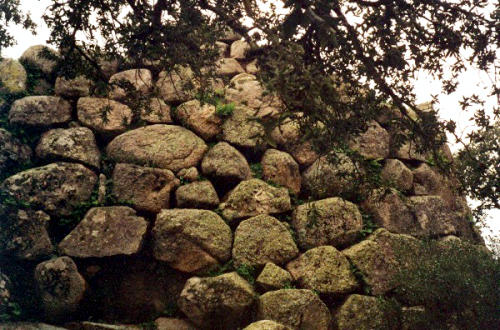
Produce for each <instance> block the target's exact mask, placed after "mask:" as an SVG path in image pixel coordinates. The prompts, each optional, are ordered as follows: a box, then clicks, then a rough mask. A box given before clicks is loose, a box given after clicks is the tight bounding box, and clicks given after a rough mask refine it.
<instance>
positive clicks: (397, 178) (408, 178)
mask: <svg viewBox="0 0 500 330" xmlns="http://www.w3.org/2000/svg"><path fill="white" fill-rule="evenodd" d="M380 177H381V178H382V179H384V180H385V181H387V182H389V183H390V184H392V185H393V186H394V187H395V188H396V189H398V190H400V191H403V192H404V191H408V190H410V189H411V188H412V187H413V173H412V172H411V170H410V169H409V168H408V167H406V166H405V164H404V163H403V162H401V161H400V160H397V159H387V160H386V161H385V165H384V167H383V168H382V172H381V173H380Z"/></svg>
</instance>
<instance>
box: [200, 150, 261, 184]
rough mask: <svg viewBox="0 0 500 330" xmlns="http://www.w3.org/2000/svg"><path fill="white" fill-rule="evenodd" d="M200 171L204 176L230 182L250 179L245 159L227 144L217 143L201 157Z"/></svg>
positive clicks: (248, 167)
mask: <svg viewBox="0 0 500 330" xmlns="http://www.w3.org/2000/svg"><path fill="white" fill-rule="evenodd" d="M201 171H202V172H203V174H204V175H207V176H210V177H213V178H216V179H219V180H224V181H231V182H239V181H242V180H247V179H250V178H251V177H252V172H251V170H250V166H249V165H248V162H247V160H246V158H245V157H244V156H243V155H242V154H241V153H240V152H239V151H238V150H237V149H235V148H234V147H232V146H231V145H230V144H229V143H227V142H219V143H217V144H216V145H215V146H213V147H212V148H211V149H210V150H209V151H208V152H207V153H206V154H205V157H203V161H202V162H201Z"/></svg>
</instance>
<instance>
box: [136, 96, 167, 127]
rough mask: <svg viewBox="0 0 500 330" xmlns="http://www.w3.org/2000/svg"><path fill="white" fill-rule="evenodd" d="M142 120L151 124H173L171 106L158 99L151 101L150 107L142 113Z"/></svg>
mask: <svg viewBox="0 0 500 330" xmlns="http://www.w3.org/2000/svg"><path fill="white" fill-rule="evenodd" d="M140 118H141V120H143V121H145V122H146V123H149V124H168V123H171V122H172V116H171V114H170V106H169V105H168V104H166V103H165V102H164V101H163V100H162V99H159V98H157V97H154V98H152V99H151V100H150V101H149V107H145V108H144V109H142V111H141V115H140Z"/></svg>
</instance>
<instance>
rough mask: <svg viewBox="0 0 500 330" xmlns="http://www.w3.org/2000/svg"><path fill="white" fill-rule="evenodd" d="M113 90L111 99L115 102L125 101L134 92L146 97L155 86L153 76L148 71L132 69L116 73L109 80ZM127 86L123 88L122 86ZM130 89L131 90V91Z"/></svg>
mask: <svg viewBox="0 0 500 330" xmlns="http://www.w3.org/2000/svg"><path fill="white" fill-rule="evenodd" d="M109 83H110V84H112V86H113V88H112V90H111V91H110V94H109V97H110V98H112V99H113V100H123V99H125V98H126V97H127V94H128V93H129V92H133V91H134V90H135V91H137V92H139V93H140V94H141V95H146V94H148V93H149V90H150V89H151V87H152V86H153V76H152V74H151V71H149V70H148V69H132V70H126V71H122V72H118V73H115V74H114V75H112V76H111V78H109ZM122 84H123V85H125V86H123V87H122V86H121V85H122ZM129 88H130V89H129Z"/></svg>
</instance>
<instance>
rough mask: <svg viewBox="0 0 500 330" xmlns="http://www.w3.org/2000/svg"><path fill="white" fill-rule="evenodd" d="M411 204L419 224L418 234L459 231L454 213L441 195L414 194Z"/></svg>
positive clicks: (431, 234) (428, 234)
mask: <svg viewBox="0 0 500 330" xmlns="http://www.w3.org/2000/svg"><path fill="white" fill-rule="evenodd" d="M409 206H410V208H411V210H412V212H413V214H414V215H415V220H416V223H417V224H418V228H417V233H416V235H418V236H443V235H453V234H456V233H457V228H455V226H454V224H455V220H454V218H453V217H454V214H453V212H451V211H450V210H449V208H448V207H446V204H445V203H444V201H443V199H442V198H441V197H439V196H412V197H410V198H409Z"/></svg>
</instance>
